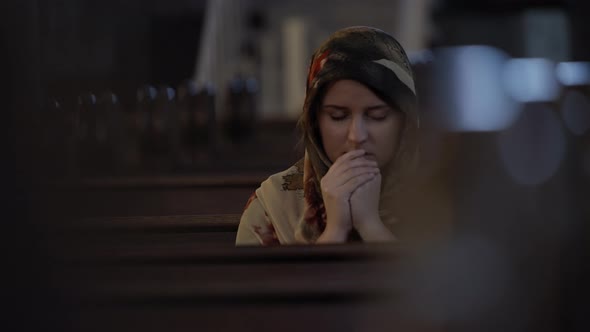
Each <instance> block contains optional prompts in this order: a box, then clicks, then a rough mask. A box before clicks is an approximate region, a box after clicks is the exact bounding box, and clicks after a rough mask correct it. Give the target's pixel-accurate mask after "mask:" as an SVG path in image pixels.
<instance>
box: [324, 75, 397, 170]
mask: <svg viewBox="0 0 590 332" xmlns="http://www.w3.org/2000/svg"><path fill="white" fill-rule="evenodd" d="M403 121H404V115H403V113H402V112H401V111H399V110H396V109H393V108H392V107H391V106H390V105H388V104H387V103H385V102H384V101H383V100H381V99H380V98H379V97H378V96H377V95H376V94H374V93H373V91H371V90H370V89H369V88H367V87H366V86H365V85H363V84H361V83H359V82H357V81H354V80H339V81H336V82H335V83H333V84H332V85H331V86H330V87H329V88H328V90H327V91H326V94H325V96H324V99H323V100H322V103H321V104H320V107H319V110H318V122H319V128H320V135H321V138H322V143H323V145H324V149H325V151H326V154H327V155H328V158H329V159H330V161H332V162H335V161H336V159H338V157H340V156H341V155H343V154H345V153H346V152H349V151H351V150H356V149H363V150H365V151H366V152H367V155H366V157H367V158H369V159H373V160H376V161H377V164H378V165H379V167H380V168H381V169H384V167H385V166H387V165H388V164H389V163H390V162H391V161H392V160H393V158H394V156H395V153H396V151H397V149H398V146H399V140H400V133H401V130H402V128H403Z"/></svg>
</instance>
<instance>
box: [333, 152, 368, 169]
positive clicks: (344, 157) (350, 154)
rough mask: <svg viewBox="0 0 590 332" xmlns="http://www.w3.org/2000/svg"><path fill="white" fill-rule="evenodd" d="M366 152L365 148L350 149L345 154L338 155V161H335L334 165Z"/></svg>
mask: <svg viewBox="0 0 590 332" xmlns="http://www.w3.org/2000/svg"><path fill="white" fill-rule="evenodd" d="M365 153H366V151H365V150H363V149H359V150H352V151H348V152H346V153H345V154H343V155H341V156H340V157H338V159H336V161H335V162H334V164H333V165H332V166H334V165H339V164H342V163H345V162H348V161H350V160H352V159H356V158H358V157H361V156H364V155H365Z"/></svg>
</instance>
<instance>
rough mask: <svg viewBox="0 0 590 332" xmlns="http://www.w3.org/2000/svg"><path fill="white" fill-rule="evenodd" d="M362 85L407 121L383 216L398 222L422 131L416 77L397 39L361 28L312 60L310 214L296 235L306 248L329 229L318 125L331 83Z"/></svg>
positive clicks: (306, 109) (335, 37)
mask: <svg viewBox="0 0 590 332" xmlns="http://www.w3.org/2000/svg"><path fill="white" fill-rule="evenodd" d="M342 79H351V80H355V81H358V82H360V83H362V84H364V85H366V86H367V87H369V88H370V89H371V90H372V91H373V92H375V93H376V94H377V95H378V96H379V97H380V98H381V99H383V101H385V102H387V103H389V104H390V105H391V106H393V107H394V108H395V109H398V110H400V111H402V112H403V113H404V115H405V120H404V127H403V130H402V134H401V141H400V144H399V146H398V147H397V148H398V150H397V154H396V156H395V160H394V162H393V163H391V164H392V166H391V168H390V169H388V170H382V174H383V177H382V185H381V188H382V189H381V196H380V202H379V213H380V216H381V218H382V220H383V221H384V223H385V224H386V225H391V224H393V223H394V221H395V216H394V211H392V210H393V209H394V207H393V205H392V202H393V200H394V199H395V198H394V195H395V194H396V192H397V191H398V190H397V189H398V188H399V186H400V184H401V180H403V178H404V174H405V171H407V170H409V169H411V168H413V167H414V166H415V161H416V156H417V138H416V134H417V133H416V132H417V128H418V114H417V106H416V104H417V100H416V91H415V85H414V77H413V73H412V69H411V67H410V61H409V59H408V57H407V55H406V52H405V51H404V49H403V48H402V46H401V45H400V44H399V42H398V41H397V40H395V38H393V37H392V36H391V35H389V34H387V33H385V32H383V31H381V30H379V29H375V28H371V27H364V26H356V27H349V28H345V29H342V30H338V31H336V32H335V33H334V34H332V35H331V36H330V37H329V38H328V39H327V40H326V41H325V42H324V43H323V44H322V45H321V46H320V47H319V48H318V49H317V50H316V52H315V53H314V54H313V56H312V58H311V64H310V67H309V74H308V79H307V89H306V97H305V103H304V106H303V113H302V115H301V117H300V120H299V128H300V129H301V131H302V135H303V144H304V146H305V158H304V176H303V182H304V184H303V186H304V196H305V203H306V211H305V214H304V218H303V219H302V220H301V223H300V225H299V227H298V229H297V231H296V235H295V236H296V237H297V239H298V240H299V241H302V242H315V240H316V239H317V238H318V237H319V236H320V235H321V233H322V232H323V230H324V228H325V226H326V220H325V219H326V213H325V209H324V204H323V199H322V194H321V188H320V180H321V178H322V177H323V176H324V175H325V174H326V173H327V171H328V169H329V168H330V166H331V164H332V163H331V162H330V160H329V159H328V157H327V155H326V152H325V151H324V148H323V145H322V141H321V136H320V133H319V125H318V121H317V112H318V107H319V106H320V104H321V101H322V99H323V96H324V94H325V92H326V88H327V87H328V86H329V83H332V82H335V81H337V80H342Z"/></svg>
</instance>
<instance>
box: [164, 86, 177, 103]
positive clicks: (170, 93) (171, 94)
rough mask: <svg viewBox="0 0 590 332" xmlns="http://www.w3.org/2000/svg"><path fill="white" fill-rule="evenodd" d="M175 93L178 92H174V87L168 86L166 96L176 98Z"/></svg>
mask: <svg viewBox="0 0 590 332" xmlns="http://www.w3.org/2000/svg"><path fill="white" fill-rule="evenodd" d="M175 95H176V92H174V89H172V88H166V96H167V97H168V100H172V99H174V96H175Z"/></svg>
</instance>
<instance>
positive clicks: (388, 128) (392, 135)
mask: <svg viewBox="0 0 590 332" xmlns="http://www.w3.org/2000/svg"><path fill="white" fill-rule="evenodd" d="M400 133H401V125H400V124H399V122H392V123H388V124H387V125H384V126H381V127H379V128H378V130H376V131H375V134H374V135H375V136H374V137H375V141H376V142H375V143H376V145H377V147H378V148H377V158H378V162H379V166H380V167H383V166H385V165H387V164H388V163H389V162H391V161H392V159H393V158H394V156H395V154H396V152H397V149H398V148H399V140H400Z"/></svg>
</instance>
